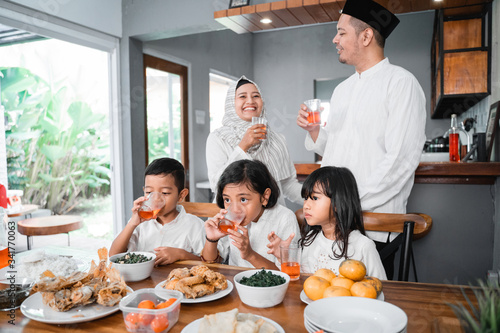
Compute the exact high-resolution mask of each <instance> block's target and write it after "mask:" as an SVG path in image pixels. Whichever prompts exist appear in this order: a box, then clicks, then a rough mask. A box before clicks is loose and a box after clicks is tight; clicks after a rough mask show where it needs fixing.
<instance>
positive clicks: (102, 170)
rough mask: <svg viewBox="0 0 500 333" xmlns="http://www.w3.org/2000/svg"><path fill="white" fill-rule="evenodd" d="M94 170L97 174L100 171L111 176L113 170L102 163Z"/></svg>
mask: <svg viewBox="0 0 500 333" xmlns="http://www.w3.org/2000/svg"><path fill="white" fill-rule="evenodd" d="M93 170H94V172H95V173H97V174H99V173H100V174H103V175H106V176H108V177H110V176H111V170H110V169H109V168H106V167H104V166H102V165H99V166H97V167H95V168H94V169H93Z"/></svg>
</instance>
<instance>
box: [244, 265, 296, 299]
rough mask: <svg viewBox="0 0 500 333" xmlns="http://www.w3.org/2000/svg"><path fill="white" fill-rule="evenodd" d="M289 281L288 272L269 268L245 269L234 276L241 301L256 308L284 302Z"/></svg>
mask: <svg viewBox="0 0 500 333" xmlns="http://www.w3.org/2000/svg"><path fill="white" fill-rule="evenodd" d="M289 283H290V277H289V276H288V274H285V273H283V272H280V271H273V270H269V269H255V270H249V271H243V272H241V273H238V274H236V275H235V276H234V284H235V285H236V290H237V291H238V295H239V296H240V299H241V301H242V302H243V303H245V304H246V305H249V306H253V307H255V308H269V307H272V306H275V305H278V304H280V303H281V302H283V299H284V298H285V294H286V291H287V289H288V284H289Z"/></svg>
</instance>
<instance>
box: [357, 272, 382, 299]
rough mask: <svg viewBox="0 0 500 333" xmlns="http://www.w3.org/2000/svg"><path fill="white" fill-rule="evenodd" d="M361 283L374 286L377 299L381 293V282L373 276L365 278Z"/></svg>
mask: <svg viewBox="0 0 500 333" xmlns="http://www.w3.org/2000/svg"><path fill="white" fill-rule="evenodd" d="M361 282H366V283H369V284H371V285H372V286H374V287H375V290H376V291H377V297H378V295H380V293H381V292H382V282H381V281H380V280H379V279H377V278H376V277H374V276H367V277H365V278H364V279H363V280H361Z"/></svg>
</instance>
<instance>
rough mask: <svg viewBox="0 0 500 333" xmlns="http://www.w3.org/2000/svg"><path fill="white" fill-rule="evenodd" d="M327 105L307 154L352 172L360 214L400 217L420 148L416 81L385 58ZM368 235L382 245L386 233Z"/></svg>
mask: <svg viewBox="0 0 500 333" xmlns="http://www.w3.org/2000/svg"><path fill="white" fill-rule="evenodd" d="M330 103H331V106H330V115H329V117H328V121H327V124H326V126H325V127H324V129H321V130H320V133H319V136H318V138H317V140H316V142H313V140H312V138H311V137H310V135H309V134H308V135H307V136H306V142H305V146H306V148H307V149H308V150H313V151H315V152H316V153H318V154H320V155H322V156H323V160H322V163H321V165H322V166H328V165H333V166H339V167H340V166H341V167H347V168H349V169H350V170H351V172H352V173H353V174H354V176H355V178H356V181H357V184H358V189H359V195H360V198H361V205H362V208H363V210H365V211H373V212H382V213H405V212H406V203H407V201H408V196H409V195H410V192H411V189H412V187H413V180H414V175H415V170H416V168H417V167H418V163H419V161H420V155H421V153H422V149H423V146H424V143H425V120H426V111H425V110H426V109H425V95H424V92H423V90H422V87H421V86H420V84H419V83H418V81H417V79H416V78H415V77H414V76H413V74H411V73H410V72H408V71H407V70H405V69H403V68H401V67H399V66H395V65H392V64H390V63H389V60H388V59H387V58H385V59H384V60H382V61H381V62H379V63H378V64H377V65H375V66H373V67H372V68H370V69H368V70H366V71H364V72H363V73H361V74H359V73H355V74H353V75H352V76H351V77H349V78H348V79H346V80H345V81H343V82H342V83H341V84H340V85H339V86H338V87H337V88H336V89H335V90H334V92H333V94H332V98H331V101H330ZM367 235H369V237H370V238H372V239H374V240H377V241H382V242H385V241H386V240H387V233H380V232H367ZM395 237H396V235H394V236H391V240H392V239H393V238H395Z"/></svg>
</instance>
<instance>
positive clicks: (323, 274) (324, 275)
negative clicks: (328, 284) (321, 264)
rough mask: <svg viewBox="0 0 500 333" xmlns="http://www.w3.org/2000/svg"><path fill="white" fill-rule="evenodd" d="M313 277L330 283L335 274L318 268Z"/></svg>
mask: <svg viewBox="0 0 500 333" xmlns="http://www.w3.org/2000/svg"><path fill="white" fill-rule="evenodd" d="M313 275H315V276H319V277H321V278H323V279H325V280H326V281H332V279H333V278H334V277H335V276H336V275H335V273H334V272H333V271H332V270H330V269H328V268H320V269H318V270H317V271H316V272H315V273H314V274H313Z"/></svg>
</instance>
